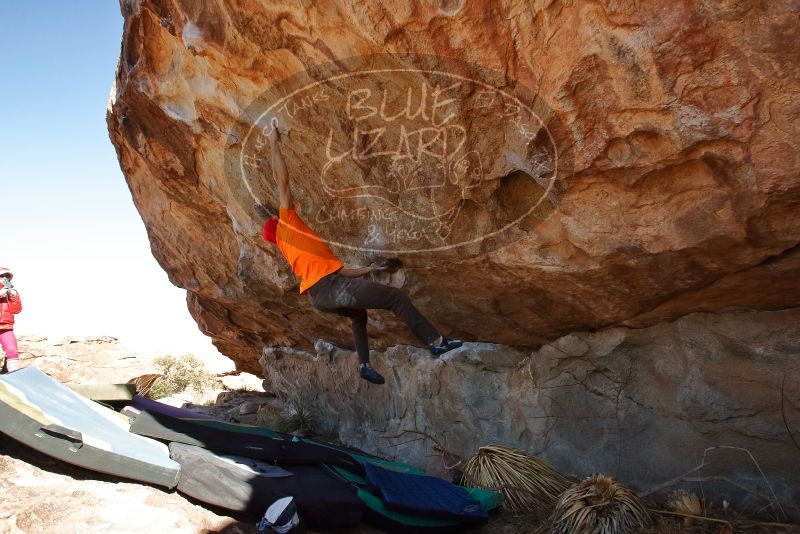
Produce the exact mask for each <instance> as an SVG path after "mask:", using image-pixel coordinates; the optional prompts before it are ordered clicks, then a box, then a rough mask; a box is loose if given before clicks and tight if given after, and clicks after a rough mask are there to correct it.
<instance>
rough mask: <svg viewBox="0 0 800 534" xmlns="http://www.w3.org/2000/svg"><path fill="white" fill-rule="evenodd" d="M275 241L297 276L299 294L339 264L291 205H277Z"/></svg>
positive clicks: (328, 248)
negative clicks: (278, 218)
mask: <svg viewBox="0 0 800 534" xmlns="http://www.w3.org/2000/svg"><path fill="white" fill-rule="evenodd" d="M275 244H276V245H278V250H280V251H281V254H283V257H284V258H286V261H288V262H289V265H291V266H292V271H294V274H296V275H297V276H299V277H300V294H303V293H305V292H306V291H308V288H309V287H311V286H313V285H314V284H316V283H317V282H318V281H319V280H320V279H321V278H323V277H325V276H328V275H329V274H331V273H335V272H336V271H338V270H339V269H341V268H342V267H343V264H342V262H341V261H339V258H337V257H336V256H334V254H333V252H332V251H331V249H330V247H329V246H328V244H327V243H326V242H325V240H323V239H322V238H321V237H319V236H318V235H317V234H316V233H315V232H314V230H312V229H311V228H309V227H308V226H306V223H304V222H303V219H301V218H300V216H299V215H297V211H295V209H294V208H292V209H288V210H287V209H284V208H281V209H280V222H279V223H278V228H277V230H276V231H275Z"/></svg>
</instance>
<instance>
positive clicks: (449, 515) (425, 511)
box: [364, 464, 489, 524]
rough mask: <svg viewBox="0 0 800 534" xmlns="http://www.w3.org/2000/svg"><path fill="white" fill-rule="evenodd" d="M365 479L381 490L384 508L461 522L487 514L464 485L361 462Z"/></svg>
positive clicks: (479, 520)
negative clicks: (459, 485) (460, 485)
mask: <svg viewBox="0 0 800 534" xmlns="http://www.w3.org/2000/svg"><path fill="white" fill-rule="evenodd" d="M364 468H365V471H366V475H367V480H368V481H369V482H370V484H371V485H372V486H374V487H375V488H376V489H377V491H378V493H379V494H380V497H381V500H382V501H383V502H384V503H385V504H386V508H387V509H389V510H394V511H397V512H403V513H406V514H415V515H421V516H424V517H431V518H436V519H455V520H459V521H462V522H464V523H476V524H480V523H485V522H486V521H488V519H489V516H488V514H487V512H486V510H484V509H483V507H482V506H481V503H479V502H478V501H476V500H475V499H473V498H471V497H470V496H469V495H468V494H467V492H466V491H464V489H463V488H460V487H458V486H456V485H455V484H452V483H451V482H448V481H446V480H443V479H441V478H437V477H432V476H428V475H415V474H410V473H399V472H397V471H392V470H390V469H384V468H382V467H379V466H377V465H373V464H364Z"/></svg>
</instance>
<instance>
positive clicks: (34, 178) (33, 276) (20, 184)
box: [0, 0, 214, 353]
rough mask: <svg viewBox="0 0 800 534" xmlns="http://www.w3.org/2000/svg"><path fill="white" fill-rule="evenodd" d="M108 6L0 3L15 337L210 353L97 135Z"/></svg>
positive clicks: (110, 28)
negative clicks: (107, 340) (99, 339)
mask: <svg viewBox="0 0 800 534" xmlns="http://www.w3.org/2000/svg"><path fill="white" fill-rule="evenodd" d="M121 34H122V17H121V15H120V12H119V5H118V3H117V2H116V1H115V0H91V1H90V0H82V1H79V2H67V1H61V0H50V1H32V0H30V1H29V0H26V1H10V0H5V1H0V199H2V206H0V221H2V225H1V226H0V266H6V267H9V268H10V269H12V271H14V273H15V278H14V281H15V282H16V286H17V288H18V289H19V290H20V294H21V296H22V299H23V305H24V310H23V313H22V314H20V315H19V316H18V323H17V328H16V331H17V333H18V335H24V334H43V335H48V336H51V337H60V336H64V335H78V336H82V335H100V334H105V335H116V336H118V337H121V338H122V339H123V340H125V341H126V342H129V343H131V344H132V345H133V346H135V347H136V348H141V349H143V350H148V351H157V350H165V351H172V352H199V353H202V352H213V351H214V349H213V347H212V346H211V344H210V342H209V340H208V339H207V338H206V337H205V336H203V335H202V334H201V333H200V332H199V330H198V329H197V326H196V325H195V323H194V321H193V320H192V319H191V317H190V315H189V312H188V311H187V308H186V303H185V293H184V291H182V290H179V289H177V288H175V287H173V286H172V285H170V283H169V281H168V280H167V276H166V274H165V273H164V272H163V271H162V270H161V268H160V267H159V266H158V264H157V263H156V261H155V260H154V259H153V257H152V255H151V253H150V249H149V243H148V241H147V236H146V234H145V231H144V225H143V224H142V221H141V219H140V217H139V214H138V213H137V212H136V209H135V208H134V205H133V202H132V200H131V197H130V193H129V191H128V187H127V185H126V183H125V180H124V178H123V176H122V173H121V171H120V168H119V164H118V163H117V158H116V153H115V151H114V147H113V146H112V145H111V142H110V141H109V138H108V132H107V130H106V123H105V113H106V103H107V101H108V95H109V90H110V88H111V85H112V82H113V79H114V71H115V68H116V64H117V58H118V56H119V50H120V37H121Z"/></svg>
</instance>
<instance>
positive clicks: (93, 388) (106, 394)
mask: <svg viewBox="0 0 800 534" xmlns="http://www.w3.org/2000/svg"><path fill="white" fill-rule="evenodd" d="M64 385H65V386H67V387H68V388H69V389H71V390H72V391H74V392H75V393H77V394H78V395H83V396H84V397H86V398H87V399H92V400H96V401H108V402H117V401H129V400H131V399H132V398H133V396H134V394H135V392H136V386H134V385H133V384H64Z"/></svg>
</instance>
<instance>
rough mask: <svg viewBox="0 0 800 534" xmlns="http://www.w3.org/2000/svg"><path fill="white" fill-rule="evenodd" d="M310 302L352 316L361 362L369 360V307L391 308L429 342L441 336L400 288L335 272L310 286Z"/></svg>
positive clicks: (319, 308) (413, 330)
mask: <svg viewBox="0 0 800 534" xmlns="http://www.w3.org/2000/svg"><path fill="white" fill-rule="evenodd" d="M308 295H309V296H310V297H311V304H312V305H313V306H314V307H315V308H317V309H318V310H320V311H324V312H330V313H336V314H338V315H343V316H345V317H350V319H351V320H352V321H353V342H354V343H355V346H356V352H357V353H358V360H359V361H360V362H361V363H366V362H368V361H369V341H368V340H367V310H373V309H377V310H391V311H392V313H394V314H395V315H396V316H397V317H398V318H399V319H400V320H401V321H403V322H404V323H405V324H406V326H408V327H409V328H410V329H411V331H412V332H414V335H415V336H417V338H418V339H419V340H420V341H422V342H423V343H425V344H426V345H427V344H429V343H432V342H433V341H434V340H435V339H436V338H438V337H439V333H438V332H437V331H436V329H435V328H434V327H433V325H432V324H431V323H430V322H429V321H428V320H427V319H426V318H425V317H424V316H423V315H422V314H421V313H420V312H419V310H417V309H416V308H415V307H414V305H413V304H412V303H411V299H410V298H408V295H406V294H405V293H404V292H402V291H401V290H399V289H397V288H394V287H390V286H386V285H383V284H379V283H377V282H371V281H369V280H364V279H363V278H347V277H344V276H342V275H340V274H339V273H332V274H329V275H328V276H326V277H325V278H323V279H321V280H320V281H319V282H317V283H316V284H314V285H313V286H311V287H310V288H309V289H308Z"/></svg>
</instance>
